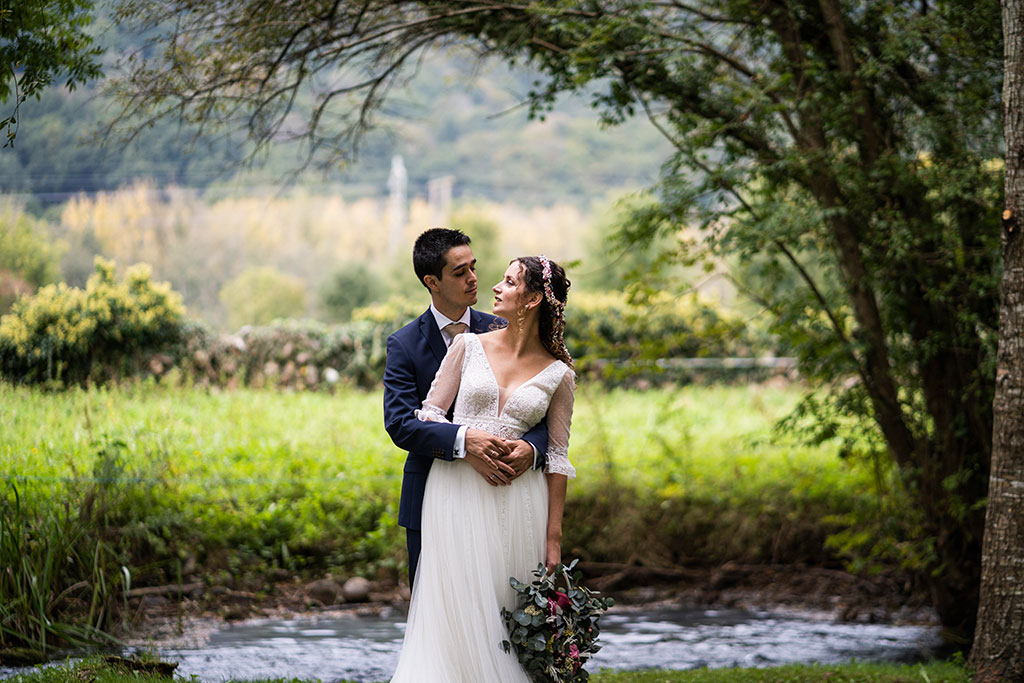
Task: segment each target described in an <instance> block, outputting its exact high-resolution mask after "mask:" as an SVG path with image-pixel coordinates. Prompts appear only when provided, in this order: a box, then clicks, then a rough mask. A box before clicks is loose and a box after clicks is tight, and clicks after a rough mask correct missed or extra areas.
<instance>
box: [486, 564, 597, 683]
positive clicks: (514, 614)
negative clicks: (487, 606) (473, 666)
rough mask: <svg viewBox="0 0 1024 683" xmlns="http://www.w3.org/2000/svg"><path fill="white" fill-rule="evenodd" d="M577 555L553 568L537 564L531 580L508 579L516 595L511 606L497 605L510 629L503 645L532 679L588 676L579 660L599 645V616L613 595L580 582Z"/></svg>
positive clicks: (550, 682)
mask: <svg viewBox="0 0 1024 683" xmlns="http://www.w3.org/2000/svg"><path fill="white" fill-rule="evenodd" d="M578 561H579V560H573V561H572V564H570V565H569V566H568V567H566V566H565V565H564V564H559V565H558V566H557V567H555V571H554V572H552V573H551V574H548V573H547V572H546V571H545V569H544V565H543V564H541V565H538V566H537V570H536V571H534V572H533V575H534V577H536V578H535V579H534V580H533V581H532V582H531V583H523V582H522V581H519V580H518V579H516V578H515V577H511V578H510V579H509V583H510V584H511V585H512V588H513V589H514V590H515V591H516V593H518V595H517V599H516V607H515V609H514V610H512V611H509V610H507V609H502V610H501V616H502V619H504V620H505V626H506V627H507V628H508V632H509V639H508V640H503V641H502V642H501V646H502V647H503V648H505V652H512V651H514V652H515V654H516V657H518V658H519V663H520V664H522V665H523V668H524V669H526V673H527V674H528V675H529V676H530V679H531V680H532V681H534V683H578V682H579V681H586V680H589V679H590V674H588V673H587V672H586V671H585V670H584V668H583V665H584V664H585V663H586V661H587V660H588V659H590V657H591V656H592V655H593V654H594V653H595V652H597V651H598V650H600V649H601V647H600V646H599V645H598V644H597V637H598V635H599V633H600V630H599V629H598V625H597V620H598V618H599V617H600V616H601V613H602V612H604V611H605V610H607V609H608V608H609V607H611V606H612V604H613V603H614V600H612V599H611V598H602V597H598V596H599V595H600V594H599V593H597V592H596V591H591V590H588V589H587V588H586V587H584V586H583V585H581V584H580V574H579V572H577V573H576V574H575V576H574V575H573V574H572V570H573V568H574V567H575V566H576V563H577V562H578Z"/></svg>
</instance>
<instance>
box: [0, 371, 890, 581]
mask: <svg viewBox="0 0 1024 683" xmlns="http://www.w3.org/2000/svg"><path fill="white" fill-rule="evenodd" d="M799 395H800V394H799V390H798V389H796V388H768V387H758V386H752V387H710V388H709V387H685V388H677V389H656V390H650V391H646V392H642V393H641V392H638V391H627V390H616V391H611V392H605V391H602V390H598V389H596V388H590V387H582V388H581V389H580V390H579V392H578V396H577V401H576V410H575V414H574V419H573V429H572V438H571V445H570V458H571V459H572V460H573V462H574V463H575V464H576V467H577V469H578V472H579V478H578V479H576V480H575V481H573V482H571V483H570V494H569V507H568V510H567V514H566V524H565V527H566V542H565V549H566V552H568V553H570V554H571V553H578V554H584V555H587V556H588V557H589V558H590V559H598V560H612V561H625V560H627V559H629V558H630V557H632V559H642V560H647V561H652V562H653V561H661V562H671V561H678V560H680V559H691V560H692V559H693V558H703V559H704V560H706V561H708V562H714V561H724V560H726V559H740V560H748V561H771V560H776V561H801V560H806V559H811V560H813V559H814V558H806V557H796V556H794V554H796V555H800V554H801V553H810V554H813V553H815V552H817V553H819V554H820V552H821V548H820V546H821V540H822V539H823V537H824V534H825V533H826V532H827V531H828V530H829V529H830V528H831V527H830V526H829V524H828V523H827V521H826V520H825V518H826V517H828V516H829V515H830V514H835V513H846V512H849V511H851V510H856V509H861V510H864V509H870V508H871V507H872V506H876V505H877V496H876V493H875V489H876V485H875V483H874V479H873V477H872V476H870V475H869V473H868V472H867V471H866V469H864V468H858V467H855V466H853V465H851V464H850V463H848V462H846V461H843V460H841V459H839V458H837V457H836V453H835V448H834V447H829V446H822V447H816V448H809V447H805V446H799V445H794V444H792V443H790V444H780V443H772V442H771V440H770V436H771V430H772V425H773V424H774V422H775V421H776V420H777V419H778V418H780V417H782V416H783V415H785V414H786V413H787V412H788V411H789V410H790V409H791V408H792V407H793V405H794V404H795V402H796V401H797V400H798V398H799ZM0 406H2V409H0V435H2V440H0V460H2V461H3V462H4V467H3V470H2V474H0V476H2V477H3V478H4V479H6V480H7V481H8V482H9V484H13V485H15V486H17V487H18V489H19V492H20V494H21V498H22V501H23V504H24V505H26V506H27V507H28V508H29V509H33V510H36V509H40V508H45V507H46V506H50V505H53V503H54V501H65V500H71V501H75V500H84V499H86V498H89V497H92V498H96V499H102V500H104V501H106V502H107V504H108V509H107V514H108V517H109V519H108V521H109V522H110V523H112V524H115V525H117V526H118V527H119V528H120V529H121V531H122V532H124V533H127V534H128V536H129V537H130V539H131V543H130V548H129V549H130V551H131V554H132V557H133V560H134V561H135V563H136V564H137V565H138V567H139V569H138V571H139V572H140V574H141V576H140V577H137V579H136V581H139V580H141V581H142V583H147V582H151V581H163V580H173V579H174V578H175V575H174V574H175V572H176V571H177V568H175V567H172V566H170V565H171V564H174V561H175V560H176V559H178V560H181V561H182V562H186V563H187V562H188V558H190V557H191V558H193V560H195V561H198V566H199V569H200V570H206V571H209V572H215V571H216V572H227V573H229V574H231V575H232V576H233V577H234V578H236V579H237V578H238V577H239V576H240V574H241V573H244V571H245V570H246V569H247V568H256V569H259V568H261V567H263V566H267V565H278V566H284V567H287V568H291V569H302V568H303V567H313V568H320V569H322V568H336V569H338V570H339V571H350V572H356V571H358V572H363V573H370V574H372V573H373V572H375V571H377V570H379V569H381V568H387V567H392V568H397V567H399V565H401V564H402V562H403V558H404V546H403V537H402V533H401V530H400V529H398V528H397V527H396V526H395V516H396V511H397V502H398V497H399V492H400V479H401V470H402V463H403V460H404V457H403V454H402V453H401V452H400V451H399V450H398V449H397V448H396V447H395V446H394V445H393V444H391V442H390V440H389V439H388V436H387V435H386V433H385V432H384V430H383V427H382V417H381V413H382V409H381V395H380V393H379V392H362V391H355V390H352V391H346V392H341V393H338V394H336V395H330V394H324V393H278V392H273V391H259V390H238V391H231V392H211V391H206V390H199V389H183V388H166V387H161V386H154V385H136V386H132V387H128V388H114V389H91V390H82V389H76V390H70V391H66V392H62V393H46V392H41V391H37V390H32V389H26V388H21V387H13V386H10V385H4V384H0ZM7 491H8V496H9V495H10V492H11V489H10V488H9V486H8V487H7ZM808 534H810V535H808ZM643 539H647V541H646V542H644V543H640V541H641V540H643ZM126 547H127V546H126ZM638 554H640V555H644V556H643V557H637V555H638ZM147 572H148V573H149V574H152V576H148V577H147V576H146V574H147ZM161 573H162V574H163V576H159V574H161Z"/></svg>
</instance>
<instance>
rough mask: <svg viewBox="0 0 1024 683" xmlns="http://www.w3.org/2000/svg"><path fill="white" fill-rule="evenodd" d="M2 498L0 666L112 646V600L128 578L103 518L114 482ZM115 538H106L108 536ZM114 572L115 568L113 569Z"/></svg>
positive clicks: (11, 492) (12, 488) (12, 492)
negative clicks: (52, 497)
mask: <svg viewBox="0 0 1024 683" xmlns="http://www.w3.org/2000/svg"><path fill="white" fill-rule="evenodd" d="M8 483H9V488H8V489H7V490H6V491H4V492H3V493H2V494H0V566H3V567H4V568H5V569H4V571H3V572H0V661H5V662H6V661H22V662H32V663H34V662H40V661H45V659H46V658H47V657H48V656H50V655H52V653H53V652H55V651H57V650H59V649H62V648H68V647H72V648H82V647H86V646H96V645H99V644H107V645H109V644H111V643H112V642H114V641H113V639H112V638H111V637H110V636H108V635H106V633H105V632H104V629H107V628H109V626H110V625H111V624H113V623H114V622H115V614H116V613H117V611H118V604H117V602H116V601H115V597H116V596H117V595H118V594H119V592H120V590H121V589H122V587H124V588H127V586H126V584H127V583H128V582H129V581H130V574H129V572H128V570H127V569H126V568H123V565H120V563H119V560H120V557H119V556H118V554H117V552H116V548H115V544H116V543H117V542H118V541H116V540H114V539H115V538H116V537H117V536H118V535H119V534H118V532H116V531H115V530H114V529H112V528H111V527H110V522H109V520H108V519H105V518H104V517H105V516H106V515H107V514H108V512H109V511H110V508H111V506H112V505H113V502H112V501H111V497H110V495H109V494H108V492H109V490H111V489H114V488H116V486H117V482H116V481H114V480H110V479H104V480H99V481H96V482H90V483H89V484H88V485H87V486H86V487H84V490H81V491H77V492H76V494H77V495H75V496H74V502H75V503H80V505H79V504H75V505H73V504H72V502H71V499H69V498H64V499H63V500H62V501H60V502H58V501H46V502H43V501H41V500H35V501H32V502H31V503H30V502H29V501H28V500H27V499H23V498H24V497H23V495H22V494H21V493H19V490H18V487H17V485H15V484H14V483H13V482H12V481H11V480H8ZM112 531H113V532H114V533H111V532H112ZM119 568H120V571H119Z"/></svg>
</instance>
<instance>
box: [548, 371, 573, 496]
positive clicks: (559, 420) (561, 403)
mask: <svg viewBox="0 0 1024 683" xmlns="http://www.w3.org/2000/svg"><path fill="white" fill-rule="evenodd" d="M575 391H576V380H575V374H574V373H573V371H572V370H567V371H566V372H565V375H563V376H562V381H561V382H560V383H559V385H558V388H557V389H555V393H554V394H553V395H552V396H551V405H550V406H548V463H547V466H546V467H545V468H544V471H545V472H547V473H548V474H564V475H565V476H567V477H569V478H570V479H574V478H575V477H576V468H575V467H573V466H572V463H571V462H569V426H570V424H571V423H572V407H573V401H574V392H575Z"/></svg>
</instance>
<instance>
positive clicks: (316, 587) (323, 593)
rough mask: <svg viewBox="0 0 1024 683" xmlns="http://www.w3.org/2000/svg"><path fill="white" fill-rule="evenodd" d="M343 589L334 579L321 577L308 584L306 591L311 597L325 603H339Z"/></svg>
mask: <svg viewBox="0 0 1024 683" xmlns="http://www.w3.org/2000/svg"><path fill="white" fill-rule="evenodd" d="M346 585H348V584H346ZM342 590H343V589H342V588H340V587H339V586H338V584H337V583H336V582H335V581H334V579H320V580H319V581H314V582H313V583H311V584H309V585H308V586H306V593H307V594H308V595H309V597H311V598H313V599H314V600H316V601H318V602H320V603H321V604H324V605H334V604H337V602H338V594H339V593H341V592H342Z"/></svg>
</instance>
